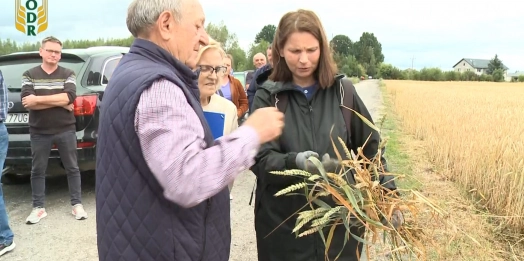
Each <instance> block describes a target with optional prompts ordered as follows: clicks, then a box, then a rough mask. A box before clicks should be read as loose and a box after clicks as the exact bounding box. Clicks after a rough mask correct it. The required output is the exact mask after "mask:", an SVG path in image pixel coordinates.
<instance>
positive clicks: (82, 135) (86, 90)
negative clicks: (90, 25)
mask: <svg viewBox="0 0 524 261" xmlns="http://www.w3.org/2000/svg"><path fill="white" fill-rule="evenodd" d="M128 51H129V48H128V47H117V46H100V47H90V48H87V49H63V50H62V58H61V60H60V62H59V65H60V66H62V67H65V68H69V69H71V70H73V71H74V72H75V73H76V76H77V82H76V94H77V98H76V100H75V101H74V110H73V111H74V114H75V117H76V136H77V151H78V167H79V168H80V171H81V172H84V171H91V170H94V169H95V166H96V142H97V137H98V133H97V131H98V117H99V107H100V102H101V100H102V97H103V94H104V90H105V87H106V85H107V83H108V81H109V79H110V78H111V76H112V74H113V71H114V70H115V68H116V66H117V64H118V62H119V61H120V59H121V58H122V56H123V55H124V54H125V53H127V52H128ZM41 63H42V58H41V57H40V55H39V53H38V52H19V53H13V54H8V55H3V56H0V70H2V74H3V76H4V79H5V83H6V85H7V88H8V95H9V96H8V98H9V103H8V109H9V111H8V115H7V119H6V121H5V125H6V127H7V131H8V133H9V148H8V151H7V157H6V160H5V165H4V171H3V172H4V173H5V174H4V179H3V181H4V182H7V183H9V182H12V181H15V179H18V178H20V176H23V177H27V176H28V175H30V174H31V162H32V159H31V143H30V139H29V125H28V120H29V113H28V111H27V109H25V108H24V106H23V105H22V102H21V99H20V92H21V87H22V86H21V79H22V74H23V73H24V72H25V71H26V70H28V69H30V68H33V67H35V66H38V65H40V64H41ZM46 174H47V175H48V176H49V175H61V174H65V171H64V167H63V165H62V162H61V161H60V155H59V153H58V150H57V149H56V146H53V148H52V150H51V153H50V155H49V163H48V167H47V172H46Z"/></svg>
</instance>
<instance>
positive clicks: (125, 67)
mask: <svg viewBox="0 0 524 261" xmlns="http://www.w3.org/2000/svg"><path fill="white" fill-rule="evenodd" d="M159 78H166V79H168V80H169V81H171V82H173V83H175V84H176V85H177V86H180V88H181V89H182V90H183V91H184V94H185V95H186V98H187V101H188V102H189V104H190V105H191V106H192V107H193V109H194V111H195V112H196V114H197V115H198V117H199V118H200V121H201V122H202V126H203V128H204V131H205V134H206V142H207V144H208V147H209V146H212V145H213V136H212V134H211V131H210V129H209V126H208V125H207V123H206V120H205V118H204V116H203V112H202V107H201V105H200V102H199V91H198V86H197V85H196V79H197V78H196V75H195V74H194V73H193V72H192V71H191V70H190V69H189V68H188V67H187V66H185V65H184V64H182V63H181V62H179V61H178V60H176V59H175V58H173V56H172V55H170V54H169V53H168V52H166V51H165V50H164V49H162V48H161V47H159V46H157V45H156V44H154V43H152V42H149V41H147V40H142V39H136V40H135V41H134V42H133V45H132V46H131V49H130V51H129V53H128V54H126V55H124V57H123V58H122V60H121V61H120V63H119V65H118V67H117V68H116V70H115V72H114V74H113V76H112V77H111V80H110V82H109V84H108V85H107V88H106V91H105V93H104V95H103V100H102V105H101V112H100V125H99V130H98V131H99V133H98V144H97V146H98V148H97V165H96V219H97V233H98V234H97V243H98V255H99V260H101V261H106V260H107V261H116V260H129V261H137V260H140V261H149V260H151V261H153V260H154V261H159V260H170V261H172V260H178V261H227V260H228V259H229V252H230V243H231V225H230V211H229V209H230V207H229V204H230V203H229V193H228V190H227V187H226V188H224V190H223V191H222V192H221V193H219V194H218V195H216V196H214V197H212V198H210V199H209V200H207V201H205V202H202V203H201V204H199V205H197V206H195V207H192V208H182V207H180V206H178V205H176V204H175V203H172V202H171V201H168V200H167V199H165V197H164V196H163V189H162V187H161V186H160V184H159V183H158V181H157V180H156V178H155V177H154V176H153V174H152V173H151V172H150V170H149V168H148V167H147V164H146V162H145V160H144V157H143V155H142V151H141V149H140V143H139V140H138V136H137V134H136V132H135V127H134V119H135V111H136V107H137V104H138V101H139V98H140V95H141V93H142V92H143V91H144V90H145V89H146V88H148V87H150V86H151V85H152V83H153V82H154V81H155V80H157V79H159Z"/></svg>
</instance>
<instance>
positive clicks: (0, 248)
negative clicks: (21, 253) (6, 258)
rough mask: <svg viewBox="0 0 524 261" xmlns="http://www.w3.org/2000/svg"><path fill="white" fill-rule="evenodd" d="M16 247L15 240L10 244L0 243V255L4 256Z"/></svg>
mask: <svg viewBox="0 0 524 261" xmlns="http://www.w3.org/2000/svg"><path fill="white" fill-rule="evenodd" d="M15 247H16V244H15V241H13V242H12V243H11V244H10V245H5V244H0V256H3V255H4V254H5V253H7V252H10V251H13V249H15Z"/></svg>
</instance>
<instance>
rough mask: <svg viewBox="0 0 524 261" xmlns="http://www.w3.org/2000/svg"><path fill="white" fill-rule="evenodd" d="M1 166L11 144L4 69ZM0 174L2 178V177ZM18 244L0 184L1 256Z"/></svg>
mask: <svg viewBox="0 0 524 261" xmlns="http://www.w3.org/2000/svg"><path fill="white" fill-rule="evenodd" d="M0 91H2V93H0V167H1V168H2V170H3V169H4V162H5V157H6V156H7V148H8V146H9V134H8V133H7V128H6V127H5V123H4V122H5V119H6V118H7V110H8V107H7V86H6V84H5V82H4V77H3V75H2V71H0ZM2 174H3V171H2V173H1V174H0V180H1V179H2ZM15 247H16V244H15V241H14V234H13V231H12V230H11V227H10V226H9V217H8V216H7V210H6V209H5V202H4V191H3V188H2V185H1V184H0V256H3V255H5V254H6V253H8V252H10V251H13V249H15Z"/></svg>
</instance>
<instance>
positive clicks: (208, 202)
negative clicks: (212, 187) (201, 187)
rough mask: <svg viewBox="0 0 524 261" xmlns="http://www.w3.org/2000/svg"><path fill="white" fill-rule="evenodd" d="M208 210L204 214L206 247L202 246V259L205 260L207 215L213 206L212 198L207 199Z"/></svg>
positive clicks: (205, 240) (205, 241)
mask: <svg viewBox="0 0 524 261" xmlns="http://www.w3.org/2000/svg"><path fill="white" fill-rule="evenodd" d="M206 202H207V204H206V212H205V214H204V247H202V257H200V261H202V260H204V257H205V256H206V243H207V216H208V214H209V208H210V207H211V199H207V200H206Z"/></svg>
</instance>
